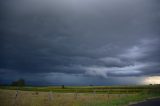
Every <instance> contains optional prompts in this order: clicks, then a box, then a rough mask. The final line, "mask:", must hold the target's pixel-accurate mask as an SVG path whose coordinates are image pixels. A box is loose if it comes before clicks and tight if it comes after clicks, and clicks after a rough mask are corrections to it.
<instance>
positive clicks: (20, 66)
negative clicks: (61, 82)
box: [0, 0, 160, 79]
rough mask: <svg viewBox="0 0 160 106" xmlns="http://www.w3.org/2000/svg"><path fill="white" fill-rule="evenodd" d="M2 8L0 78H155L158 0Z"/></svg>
mask: <svg viewBox="0 0 160 106" xmlns="http://www.w3.org/2000/svg"><path fill="white" fill-rule="evenodd" d="M1 5H2V6H1V8H2V12H1V14H2V15H1V18H0V22H1V25H0V28H1V30H0V32H1V37H0V38H1V40H0V42H1V46H0V51H1V53H0V73H1V79H4V77H6V76H10V75H9V74H11V73H14V74H15V75H14V76H17V75H19V76H24V74H33V75H35V76H39V74H51V73H61V74H56V75H59V76H65V75H66V76H67V74H68V76H72V75H73V77H74V75H83V76H94V77H96V76H100V77H104V78H108V77H110V76H112V77H117V76H118V77H121V76H143V75H156V74H159V71H160V70H159V67H158V66H160V64H159V63H160V55H159V53H160V49H159V45H160V43H159V42H160V41H159V40H160V37H159V32H160V31H159V28H160V25H159V21H160V8H159V1H157V0H152V1H150V0H141V1H139V0H134V1H131V0H106V1H104V0H99V1H97V0H61V1H60V0H46V1H43V0H6V1H1ZM44 76H45V75H44ZM17 77H18V76H17ZM37 79H39V78H37ZM80 79H81V78H80Z"/></svg>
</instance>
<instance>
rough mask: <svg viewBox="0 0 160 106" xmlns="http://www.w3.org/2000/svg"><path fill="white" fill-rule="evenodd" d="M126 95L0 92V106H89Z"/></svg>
mask: <svg viewBox="0 0 160 106" xmlns="http://www.w3.org/2000/svg"><path fill="white" fill-rule="evenodd" d="M124 96H126V95H118V94H95V93H51V92H38V93H37V92H32V91H18V96H17V97H16V90H0V106H80V105H83V106H89V105H91V104H92V105H94V102H97V101H98V102H107V101H110V100H113V99H117V98H121V97H124Z"/></svg>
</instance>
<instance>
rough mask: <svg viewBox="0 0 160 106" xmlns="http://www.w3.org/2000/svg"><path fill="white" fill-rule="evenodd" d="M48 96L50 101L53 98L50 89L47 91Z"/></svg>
mask: <svg viewBox="0 0 160 106" xmlns="http://www.w3.org/2000/svg"><path fill="white" fill-rule="evenodd" d="M48 97H49V98H48V99H49V100H50V101H51V100H52V99H53V93H52V91H50V92H49V94H48Z"/></svg>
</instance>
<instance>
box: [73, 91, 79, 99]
mask: <svg viewBox="0 0 160 106" xmlns="http://www.w3.org/2000/svg"><path fill="white" fill-rule="evenodd" d="M74 98H75V99H77V98H78V92H77V90H76V92H75V94H74Z"/></svg>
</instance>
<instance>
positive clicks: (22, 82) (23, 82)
mask: <svg viewBox="0 0 160 106" xmlns="http://www.w3.org/2000/svg"><path fill="white" fill-rule="evenodd" d="M11 85H12V86H25V80H24V79H19V80H17V81H13V82H12V84H11Z"/></svg>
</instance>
